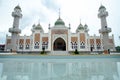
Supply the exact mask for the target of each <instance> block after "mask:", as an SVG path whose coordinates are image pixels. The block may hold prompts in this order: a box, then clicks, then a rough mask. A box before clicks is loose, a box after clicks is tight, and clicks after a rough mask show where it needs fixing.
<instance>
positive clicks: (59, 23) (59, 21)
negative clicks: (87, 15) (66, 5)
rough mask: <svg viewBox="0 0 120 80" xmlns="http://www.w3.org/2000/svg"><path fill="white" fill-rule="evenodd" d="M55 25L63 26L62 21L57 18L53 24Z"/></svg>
mask: <svg viewBox="0 0 120 80" xmlns="http://www.w3.org/2000/svg"><path fill="white" fill-rule="evenodd" d="M55 25H65V23H64V21H63V20H62V19H61V18H60V17H59V18H58V19H57V21H56V22H55Z"/></svg>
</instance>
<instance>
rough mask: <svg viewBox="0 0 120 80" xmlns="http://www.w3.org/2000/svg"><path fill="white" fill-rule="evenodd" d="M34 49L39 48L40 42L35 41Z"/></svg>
mask: <svg viewBox="0 0 120 80" xmlns="http://www.w3.org/2000/svg"><path fill="white" fill-rule="evenodd" d="M34 49H39V42H38V41H37V42H35V46H34Z"/></svg>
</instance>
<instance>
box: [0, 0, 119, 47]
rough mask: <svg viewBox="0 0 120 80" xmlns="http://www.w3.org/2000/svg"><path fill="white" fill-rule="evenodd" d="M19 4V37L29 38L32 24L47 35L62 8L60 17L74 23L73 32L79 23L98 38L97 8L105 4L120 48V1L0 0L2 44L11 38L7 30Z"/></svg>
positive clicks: (110, 24)
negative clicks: (26, 36) (14, 10)
mask: <svg viewBox="0 0 120 80" xmlns="http://www.w3.org/2000/svg"><path fill="white" fill-rule="evenodd" d="M18 4H19V5H20V7H21V9H22V14H23V17H22V19H21V21H20V29H21V30H22V33H21V34H20V35H30V34H31V28H32V25H33V24H38V23H39V22H40V24H41V25H42V27H43V29H44V31H45V32H46V33H47V32H48V24H49V23H50V24H51V26H54V22H55V21H56V20H57V18H58V13H59V8H60V13H61V18H62V19H63V21H64V22H65V25H66V26H68V24H69V23H70V24H71V32H73V33H74V32H75V31H76V28H77V27H78V25H79V23H80V20H81V23H82V24H83V25H84V24H87V25H88V27H89V30H90V31H89V34H90V35H94V34H96V35H98V36H99V32H98V30H99V29H100V28H101V26H100V20H99V19H98V17H97V14H98V9H99V7H100V5H101V4H103V5H104V6H105V7H106V9H107V11H108V12H109V16H108V17H107V23H108V27H111V28H112V32H111V33H110V34H109V35H112V34H114V38H115V45H116V46H118V45H120V39H119V37H118V36H120V31H119V28H120V23H119V22H120V10H119V8H120V0H0V28H1V29H0V44H1V43H5V38H6V34H8V35H11V34H10V33H9V32H8V29H9V28H10V27H12V24H13V17H12V16H11V13H12V11H13V9H14V7H15V6H17V5H18Z"/></svg>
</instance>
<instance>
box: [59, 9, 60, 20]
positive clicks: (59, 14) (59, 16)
mask: <svg viewBox="0 0 120 80" xmlns="http://www.w3.org/2000/svg"><path fill="white" fill-rule="evenodd" d="M59 19H60V8H59Z"/></svg>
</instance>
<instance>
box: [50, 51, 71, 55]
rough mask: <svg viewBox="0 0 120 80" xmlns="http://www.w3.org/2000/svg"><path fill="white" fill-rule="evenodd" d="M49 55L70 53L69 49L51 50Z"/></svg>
mask: <svg viewBox="0 0 120 80" xmlns="http://www.w3.org/2000/svg"><path fill="white" fill-rule="evenodd" d="M49 55H69V53H68V51H51V52H50V53H49Z"/></svg>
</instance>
